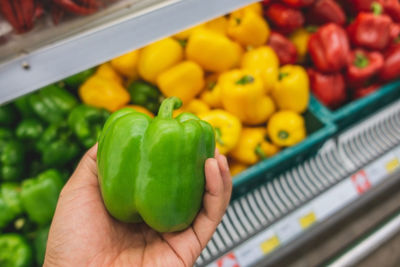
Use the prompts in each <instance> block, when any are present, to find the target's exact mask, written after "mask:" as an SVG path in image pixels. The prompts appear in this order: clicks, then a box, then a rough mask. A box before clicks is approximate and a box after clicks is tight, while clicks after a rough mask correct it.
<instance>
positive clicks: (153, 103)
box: [128, 81, 164, 114]
mask: <svg viewBox="0 0 400 267" xmlns="http://www.w3.org/2000/svg"><path fill="white" fill-rule="evenodd" d="M128 91H129V94H130V95H131V100H132V103H133V104H135V105H139V106H142V107H145V108H146V109H148V110H150V111H151V112H152V113H154V114H155V113H156V112H157V111H158V108H159V107H160V104H161V101H162V100H163V98H164V97H163V96H162V94H161V92H160V91H159V90H158V89H157V87H155V86H154V85H151V84H149V83H146V82H144V81H134V82H132V83H131V84H130V85H129V87H128Z"/></svg>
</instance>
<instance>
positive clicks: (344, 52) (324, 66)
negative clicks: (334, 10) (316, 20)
mask: <svg viewBox="0 0 400 267" xmlns="http://www.w3.org/2000/svg"><path fill="white" fill-rule="evenodd" d="M308 51H309V53H310V56H311V59H312V61H313V62H314V65H315V66H316V68H317V69H318V70H319V71H322V72H330V73H333V72H338V71H340V70H341V69H342V68H344V67H346V66H347V61H348V57H349V53H350V48H349V40H348V39H347V35H346V32H345V31H344V29H342V28H341V27H340V26H338V25H336V24H334V23H329V24H326V25H324V26H322V27H321V28H319V29H318V30H317V32H315V33H314V34H313V35H311V37H310V40H309V41H308Z"/></svg>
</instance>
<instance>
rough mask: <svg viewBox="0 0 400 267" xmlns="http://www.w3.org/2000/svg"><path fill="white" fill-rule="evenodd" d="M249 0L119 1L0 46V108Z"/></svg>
mask: <svg viewBox="0 0 400 267" xmlns="http://www.w3.org/2000/svg"><path fill="white" fill-rule="evenodd" d="M252 2H256V1H254V0H219V1H214V0H142V1H138V0H125V1H120V2H116V3H115V4H114V5H112V6H110V7H109V8H106V9H104V10H102V11H100V12H98V13H96V14H94V15H91V16H88V17H82V18H76V19H74V20H71V21H67V22H65V23H62V24H61V25H58V26H56V27H50V28H45V27H38V28H37V29H34V30H33V31H32V32H30V33H28V34H24V35H22V36H16V37H13V38H12V39H11V40H9V41H8V42H7V43H6V44H3V45H2V46H0V104H2V103H5V102H7V101H10V100H12V99H14V98H17V97H19V96H21V95H24V94H27V93H29V92H31V91H33V90H36V89H38V88H40V87H43V86H45V85H48V84H50V83H52V82H56V81H58V80H60V79H63V78H65V77H67V76H69V75H72V74H75V73H77V72H79V71H82V70H85V69H87V68H90V67H93V66H96V65H98V64H101V63H103V62H105V61H107V60H110V59H111V58H113V57H116V56H119V55H121V54H123V53H126V52H128V51H131V50H133V49H136V48H139V47H142V46H144V45H146V44H148V43H150V42H153V41H155V40H158V39H161V38H163V37H166V36H169V35H172V34H174V33H176V32H179V31H181V30H183V29H185V28H188V27H190V26H193V25H196V24H198V23H201V22H204V21H207V20H210V19H212V18H214V17H217V16H220V15H223V14H226V13H228V12H230V11H232V10H235V9H237V8H240V7H242V6H244V5H247V4H249V3H252Z"/></svg>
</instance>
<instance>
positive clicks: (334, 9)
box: [306, 0, 346, 25]
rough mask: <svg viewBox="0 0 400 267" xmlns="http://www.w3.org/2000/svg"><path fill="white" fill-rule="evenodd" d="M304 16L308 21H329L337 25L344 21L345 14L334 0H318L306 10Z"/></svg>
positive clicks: (313, 22)
mask: <svg viewBox="0 0 400 267" xmlns="http://www.w3.org/2000/svg"><path fill="white" fill-rule="evenodd" d="M306 18H307V20H308V22H309V23H311V24H318V25H322V24H325V23H329V22H333V23H336V24H338V25H344V24H345V23H346V14H345V13H344V11H343V9H342V8H341V7H340V6H339V5H338V3H336V2H335V1H334V0H318V1H317V2H315V3H314V4H313V5H312V6H311V7H310V9H309V10H308V13H307V16H306Z"/></svg>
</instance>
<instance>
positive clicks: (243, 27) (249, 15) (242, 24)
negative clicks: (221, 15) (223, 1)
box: [228, 10, 270, 46]
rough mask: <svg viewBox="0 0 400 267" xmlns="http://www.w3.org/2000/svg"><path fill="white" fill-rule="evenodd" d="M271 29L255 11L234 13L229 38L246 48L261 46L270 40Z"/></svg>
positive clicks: (230, 20) (229, 28) (230, 19)
mask: <svg viewBox="0 0 400 267" xmlns="http://www.w3.org/2000/svg"><path fill="white" fill-rule="evenodd" d="M269 33H270V29H269V26H268V23H267V22H266V20H265V19H264V18H263V17H261V16H260V15H257V14H256V13H255V12H253V11H249V10H246V11H244V12H241V13H232V14H231V15H230V18H229V27H228V36H229V37H231V38H232V39H233V40H235V41H237V42H238V43H240V44H241V45H244V46H260V45H263V44H265V42H266V41H267V40H268V37H269Z"/></svg>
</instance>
